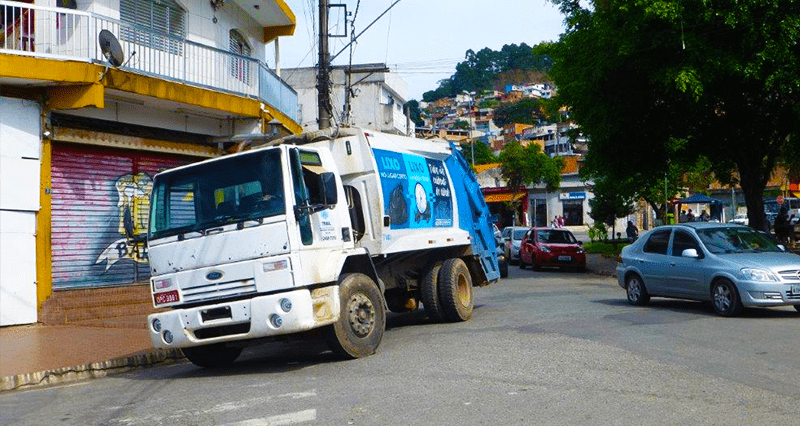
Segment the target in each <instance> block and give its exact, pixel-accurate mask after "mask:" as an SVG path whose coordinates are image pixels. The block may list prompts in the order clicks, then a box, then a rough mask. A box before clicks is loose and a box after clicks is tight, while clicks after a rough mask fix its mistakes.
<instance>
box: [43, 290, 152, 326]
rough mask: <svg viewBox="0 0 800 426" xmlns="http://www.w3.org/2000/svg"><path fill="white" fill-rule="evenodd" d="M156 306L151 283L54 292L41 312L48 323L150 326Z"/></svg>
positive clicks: (44, 321) (44, 322) (45, 322)
mask: <svg viewBox="0 0 800 426" xmlns="http://www.w3.org/2000/svg"><path fill="white" fill-rule="evenodd" d="M157 311H158V310H156V309H155V308H153V302H152V299H151V296H150V287H149V285H148V284H132V285H129V286H124V287H108V288H93V289H78V290H59V291H54V292H53V295H52V296H50V298H49V299H47V300H46V301H45V302H44V304H43V305H42V309H41V310H40V311H39V322H41V323H43V324H46V325H78V326H86V327H105V328H133V329H137V328H138V329H142V328H144V329H146V328H147V315H149V314H151V313H154V312H157Z"/></svg>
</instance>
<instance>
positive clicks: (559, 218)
mask: <svg viewBox="0 0 800 426" xmlns="http://www.w3.org/2000/svg"><path fill="white" fill-rule="evenodd" d="M564 222H565V221H564V216H559V217H558V227H559V228H563V227H564Z"/></svg>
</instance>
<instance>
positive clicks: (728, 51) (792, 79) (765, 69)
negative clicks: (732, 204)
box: [550, 0, 800, 227]
mask: <svg viewBox="0 0 800 426" xmlns="http://www.w3.org/2000/svg"><path fill="white" fill-rule="evenodd" d="M551 1H553V2H554V3H556V4H557V5H559V7H560V8H561V10H562V12H563V13H564V14H565V16H566V23H567V31H566V32H565V33H564V34H563V35H562V37H561V40H560V42H559V43H558V44H557V45H556V46H554V47H553V49H552V51H551V54H552V55H553V57H554V59H555V65H554V66H553V68H552V69H551V72H550V75H551V77H552V78H553V79H554V80H555V83H556V84H557V86H558V88H559V99H560V100H561V101H562V102H563V103H564V104H566V105H569V107H570V109H571V114H572V116H573V118H574V119H575V120H576V121H577V122H578V124H579V125H580V126H581V128H582V130H583V132H584V133H586V134H588V135H589V137H590V142H589V153H588V155H587V159H586V163H585V166H586V168H585V169H584V170H585V171H588V172H589V173H590V174H591V175H593V176H602V177H604V178H608V179H610V180H612V181H614V182H619V183H621V184H622V185H620V186H621V188H623V189H625V190H626V191H628V192H629V193H632V194H636V193H642V194H643V193H646V192H648V191H650V190H652V189H653V188H658V187H659V186H661V187H662V188H663V185H660V184H661V183H662V182H660V181H661V180H663V179H664V177H665V175H666V176H667V177H668V179H674V178H676V177H675V176H670V175H671V174H673V173H675V171H678V170H691V169H692V168H693V167H695V166H696V165H697V164H698V161H699V159H700V158H706V159H708V161H709V162H710V163H709V164H710V166H711V167H710V170H707V171H706V173H707V174H708V172H713V173H714V177H715V178H716V179H718V180H719V181H721V182H723V183H727V182H730V181H732V180H733V179H734V177H735V176H738V179H739V182H740V185H741V187H742V190H743V192H744V195H745V201H746V204H747V207H748V216H749V219H750V223H751V224H763V223H765V220H764V219H765V215H764V208H763V199H762V196H763V192H764V189H765V187H766V183H767V181H768V180H769V178H770V176H771V174H772V172H773V170H774V168H775V166H776V165H777V164H778V163H784V164H786V165H789V166H790V167H797V166H798V165H797V164H796V163H798V162H799V160H797V158H798V157H800V149H798V148H799V147H800V144H799V143H798V135H797V134H798V132H799V131H800V108H799V107H798V106H799V104H798V101H799V100H800V73H799V72H798V70H799V69H800V45H799V44H798V43H797V40H798V38H799V37H800V2H796V1H791V0H739V1H736V2H709V1H707V0H683V1H681V2H674V1H658V0H655V1H654V0H649V1H648V0H606V1H602V2H601V1H595V2H593V6H594V7H593V10H589V9H586V8H584V7H582V6H581V4H580V1H579V0H551ZM735 172H736V173H735ZM674 182H677V181H674ZM668 192H670V191H668ZM665 195H668V196H670V197H671V196H673V195H675V192H673V194H665ZM762 227H763V226H762Z"/></svg>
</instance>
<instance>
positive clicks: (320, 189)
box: [289, 148, 352, 282]
mask: <svg viewBox="0 0 800 426" xmlns="http://www.w3.org/2000/svg"><path fill="white" fill-rule="evenodd" d="M289 159H290V162H291V168H292V188H293V192H294V215H295V217H296V218H297V223H298V227H299V232H300V240H301V242H302V246H301V247H300V252H301V253H300V259H301V262H302V265H303V270H304V274H305V273H306V272H308V273H313V274H314V275H307V276H306V277H307V278H308V279H311V280H312V281H313V282H324V281H331V280H335V279H336V276H338V272H339V271H338V267H339V266H341V265H340V264H338V263H337V261H336V259H337V258H338V257H339V256H341V253H342V248H343V247H344V244H345V243H346V242H350V244H352V239H351V230H350V225H349V223H348V221H347V220H346V216H345V219H343V216H342V215H343V213H344V214H345V215H346V214H347V203H346V202H345V200H344V197H343V196H342V197H339V194H340V193H342V194H343V189H342V186H341V182H340V181H339V177H338V176H336V174H335V173H334V172H333V171H331V170H328V169H327V168H326V167H325V166H324V165H323V163H322V160H321V157H320V154H319V152H317V151H315V150H313V149H306V148H303V149H300V148H291V149H289ZM340 198H341V199H340ZM340 201H341V202H340ZM331 277H333V279H331Z"/></svg>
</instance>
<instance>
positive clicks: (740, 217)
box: [728, 214, 750, 225]
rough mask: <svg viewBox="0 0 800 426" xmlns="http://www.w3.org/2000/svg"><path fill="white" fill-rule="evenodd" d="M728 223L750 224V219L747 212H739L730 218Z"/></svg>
mask: <svg viewBox="0 0 800 426" xmlns="http://www.w3.org/2000/svg"><path fill="white" fill-rule="evenodd" d="M728 223H735V224H737V225H748V224H749V223H750V220H749V219H747V215H746V214H737V215H736V216H735V217H734V218H733V219H731V220H729V221H728Z"/></svg>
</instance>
